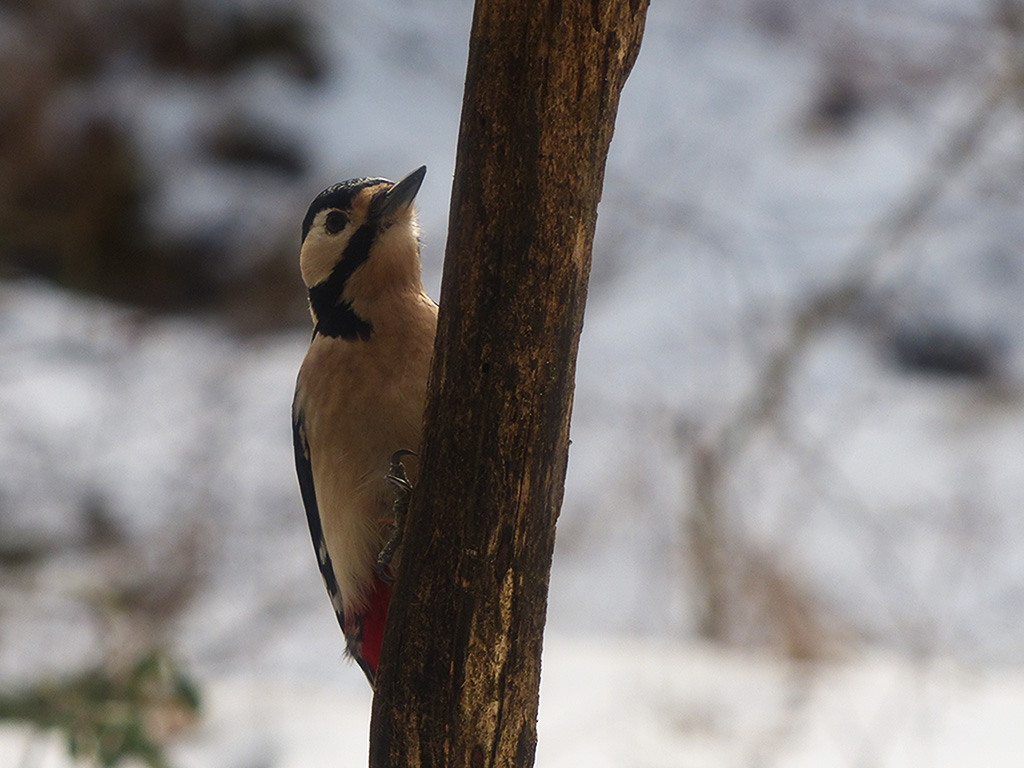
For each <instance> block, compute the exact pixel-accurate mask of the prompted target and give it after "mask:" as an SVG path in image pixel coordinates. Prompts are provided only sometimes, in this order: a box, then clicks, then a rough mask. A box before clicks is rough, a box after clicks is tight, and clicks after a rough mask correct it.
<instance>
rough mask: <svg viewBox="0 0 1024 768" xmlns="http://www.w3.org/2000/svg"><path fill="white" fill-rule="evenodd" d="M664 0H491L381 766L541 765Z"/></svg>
mask: <svg viewBox="0 0 1024 768" xmlns="http://www.w3.org/2000/svg"><path fill="white" fill-rule="evenodd" d="M646 10H647V0H592V1H591V2H580V1H579V0H575V1H572V2H569V1H567V0H533V2H522V0H477V3H476V8H475V11H474V16H473V31H472V37H471V39H470V48H469V64H468V69H467V75H466V92H465V98H464V102H463V109H462V124H461V128H460V135H459V149H458V157H457V163H456V172H455V182H454V187H453V190H452V205H451V214H450V220H449V235H448V248H447V252H446V255H445V265H444V279H443V285H442V291H441V311H440V316H439V320H438V335H437V342H436V345H435V353H434V361H433V368H432V372H431V379H430V397H429V402H428V405H427V412H426V426H425V433H424V434H425V437H424V445H423V446H422V463H421V466H420V471H419V487H418V488H417V489H416V491H415V493H414V495H413V500H412V506H411V508H410V510H409V514H408V519H407V523H406V532H405V543H404V547H403V549H404V554H403V556H402V559H401V564H400V568H399V577H398V583H397V584H396V585H395V591H394V595H393V598H392V603H391V609H390V615H389V617H388V625H387V632H386V633H385V637H384V647H383V653H382V658H381V665H380V669H379V674H378V679H377V691H376V695H375V697H374V702H373V720H372V724H371V728H370V765H371V767H372V768H412V767H413V766H422V768H447V767H448V766H452V767H460V768H461V767H462V766H465V767H466V768H485V767H486V766H509V767H512V766H515V767H516V768H521V767H528V766H531V765H532V764H533V756H534V750H535V747H536V742H537V735H536V719H537V704H538V689H539V685H540V656H541V643H542V636H543V630H544V618H545V612H546V608H547V590H548V577H549V573H550V569H551V555H552V550H553V547H554V540H555V520H556V518H557V516H558V511H559V508H560V506H561V503H562V489H563V483H564V480H565V467H566V461H567V455H568V443H569V415H570V411H571V407H572V393H573V385H574V377H575V369H576V350H577V346H578V342H579V334H580V330H581V328H582V324H583V307H584V302H585V299H586V291H587V278H588V275H589V271H590V252H591V244H592V242H593V235H594V225H595V223H596V220H597V203H598V200H599V199H600V196H601V186H602V182H603V178H604V164H605V158H606V156H607V152H608V144H609V142H610V141H611V137H612V130H613V127H614V121H615V113H616V109H617V107H618V101H619V94H620V92H621V89H622V86H623V84H624V83H625V81H626V77H627V75H628V74H629V70H630V68H631V67H632V64H633V61H634V60H635V58H636V55H637V53H638V51H639V48H640V40H641V36H642V34H643V25H644V18H645V14H646Z"/></svg>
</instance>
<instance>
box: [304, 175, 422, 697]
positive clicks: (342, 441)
mask: <svg viewBox="0 0 1024 768" xmlns="http://www.w3.org/2000/svg"><path fill="white" fill-rule="evenodd" d="M425 174H426V167H421V168H419V169H417V170H415V171H413V172H412V173H410V174H409V175H408V176H406V177H405V178H404V179H402V180H401V181H400V182H398V183H397V184H393V183H392V182H390V181H387V180H386V179H378V178H360V179H351V180H349V181H344V182H342V183H340V184H335V185H334V186H332V187H328V188H327V189H325V190H324V191H323V192H321V193H320V194H319V195H317V196H316V198H315V199H314V200H313V202H312V203H311V204H310V206H309V210H308V211H307V212H306V217H305V219H304V220H303V222H302V250H301V256H300V265H301V270H302V279H303V281H304V282H305V284H306V287H307V288H308V290H309V310H310V314H311V315H312V318H313V339H312V342H311V343H310V347H309V351H308V352H307V353H306V358H305V360H304V361H303V363H302V368H301V369H300V370H299V376H298V383H297V386H296V390H295V400H294V403H293V406H292V424H293V433H294V442H295V464H296V468H297V471H298V476H299V486H300V489H301V492H302V501H303V504H304V505H305V508H306V517H307V519H308V522H309V530H310V533H311V534H312V537H313V547H314V550H315V552H316V557H317V562H318V563H319V566H320V574H321V576H322V577H323V580H324V584H325V585H326V587H327V592H328V594H329V595H330V597H331V602H332V603H333V605H334V611H335V613H336V614H337V616H338V622H339V623H340V624H341V629H342V632H343V633H344V635H345V641H346V645H347V649H348V653H349V654H350V655H351V656H352V658H354V659H355V660H356V662H357V663H358V664H359V666H360V667H361V668H362V670H363V672H365V673H366V677H367V679H368V680H369V681H370V685H373V684H374V680H375V677H376V673H377V664H378V661H379V658H380V646H381V640H382V637H383V633H384V623H385V620H386V618H387V612H388V606H389V603H390V599H391V588H390V585H389V584H388V583H387V580H386V575H385V574H384V573H383V572H382V571H381V570H380V569H379V568H378V567H377V561H378V556H379V555H380V553H381V552H382V550H383V549H385V548H387V549H388V550H392V549H393V544H394V541H393V540H392V541H390V542H389V541H388V533H389V528H390V527H391V526H393V525H394V523H395V521H394V520H392V519H391V518H392V503H393V501H394V498H395V495H394V494H395V491H394V489H393V488H392V487H391V485H390V484H389V482H388V481H389V473H391V477H390V479H391V481H392V482H394V481H395V477H394V474H393V473H392V472H391V469H392V458H393V457H396V456H400V455H401V454H402V453H403V452H404V453H406V454H409V453H412V452H415V451H416V450H418V448H419V444H420V433H421V429H422V420H423V410H424V406H425V400H426V391H427V374H428V369H429V365H430V359H431V355H432V352H433V348H434V333H435V330H436V327H437V305H436V304H435V303H434V302H433V301H431V300H430V298H429V297H428V296H427V295H426V293H424V291H423V284H422V281H421V277H420V254H419V239H418V235H419V232H418V228H417V224H416V217H415V212H414V210H413V200H414V198H415V197H416V193H417V192H418V191H419V188H420V184H421V183H422V182H423V177H424V175H425ZM411 464H412V467H411V469H410V476H409V477H410V478H411V479H415V461H414V460H413V461H412V462H411ZM387 554H388V555H390V551H389V552H388V553H387ZM396 565H397V562H396ZM382 576H384V578H382Z"/></svg>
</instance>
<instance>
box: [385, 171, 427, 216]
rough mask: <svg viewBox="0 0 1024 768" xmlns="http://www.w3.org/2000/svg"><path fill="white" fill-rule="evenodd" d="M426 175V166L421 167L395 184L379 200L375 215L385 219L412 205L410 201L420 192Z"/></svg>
mask: <svg viewBox="0 0 1024 768" xmlns="http://www.w3.org/2000/svg"><path fill="white" fill-rule="evenodd" d="M426 175H427V166H425V165H421V166H420V167H419V168H417V169H416V170H415V171H413V172H412V173H410V174H409V175H408V176H406V177H405V178H404V179H402V180H401V181H400V182H398V183H397V184H395V186H393V187H392V188H391V189H389V190H388V191H387V194H386V195H384V197H383V199H382V200H381V202H380V208H379V209H378V211H377V215H378V216H380V217H381V218H382V219H387V218H390V217H391V216H393V215H394V214H396V213H398V212H399V211H401V210H403V209H405V208H408V207H409V206H410V205H412V201H413V200H414V199H415V198H416V193H417V192H419V191H420V184H422V183H423V177H424V176H426Z"/></svg>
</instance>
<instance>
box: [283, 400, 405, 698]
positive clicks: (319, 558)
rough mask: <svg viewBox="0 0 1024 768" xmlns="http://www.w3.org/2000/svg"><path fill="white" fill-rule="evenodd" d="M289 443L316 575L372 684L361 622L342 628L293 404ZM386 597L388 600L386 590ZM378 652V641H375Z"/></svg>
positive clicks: (335, 580)
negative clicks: (317, 573)
mask: <svg viewBox="0 0 1024 768" xmlns="http://www.w3.org/2000/svg"><path fill="white" fill-rule="evenodd" d="M292 441H293V442H294V445H295V472H296V474H297V475H298V476H299V490H300V491H301V493H302V504H303V506H304V507H305V508H306V522H307V523H308V524H309V535H310V536H312V537H313V551H314V552H315V553H316V562H317V565H318V566H319V567H320V576H321V577H322V578H323V580H324V586H325V587H327V594H328V595H330V598H331V605H332V606H333V607H334V613H335V615H336V616H337V617H338V624H339V625H340V626H341V632H342V634H343V635H344V636H345V645H346V650H347V651H348V654H349V655H350V656H351V657H352V658H353V659H355V660H356V663H357V664H359V667H360V669H362V670H363V673H364V674H365V675H366V679H367V680H369V681H370V686H371V687H372V686H373V684H374V680H375V678H376V663H377V660H376V658H374V659H373V661H372V664H373V666H370V663H369V662H368V661H367V659H366V658H364V656H363V649H362V645H363V637H362V634H363V632H362V621H360V617H359V616H356V617H354V619H355V621H354V624H355V626H351V627H348V628H347V629H346V627H345V611H344V605H343V603H342V601H341V590H340V589H339V588H338V577H337V576H335V575H334V564H333V563H332V562H331V554H330V552H328V551H327V540H326V539H325V538H324V528H323V524H322V523H321V522H320V508H319V506H318V505H317V502H316V487H315V486H314V484H313V463H312V461H311V460H310V455H309V440H308V439H307V437H306V427H305V423H304V421H303V417H302V411H301V410H300V409H299V407H298V404H297V402H296V403H294V404H293V405H292ZM382 586H386V585H382ZM386 591H387V596H388V597H390V594H391V592H390V590H386ZM383 610H384V616H385V617H386V616H387V603H386V602H385V603H384V608H383ZM379 623H380V625H381V632H383V619H381V620H380V622H379ZM376 647H377V648H378V649H379V647H380V640H379V638H378V639H377V646H376Z"/></svg>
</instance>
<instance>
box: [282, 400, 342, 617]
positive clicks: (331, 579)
mask: <svg viewBox="0 0 1024 768" xmlns="http://www.w3.org/2000/svg"><path fill="white" fill-rule="evenodd" d="M292 439H293V441H294V443H295V471H296V473H297V474H298V476H299V490H300V491H301V493H302V504H303V506H304V507H305V508H306V522H307V523H309V535H310V536H312V537H313V550H314V552H315V553H316V562H317V564H318V565H319V567H320V576H322V577H323V580H324V586H325V587H327V594H328V595H330V597H331V604H332V605H333V606H334V612H335V613H336V614H337V615H338V623H339V624H340V625H341V631H342V632H344V631H345V613H344V610H343V608H344V606H343V605H342V603H341V590H339V589H338V578H337V577H336V576H335V575H334V564H333V563H332V562H331V555H330V553H329V552H328V551H327V540H326V539H325V538H324V528H323V524H322V523H321V522H320V509H319V507H318V506H317V503H316V488H315V487H314V485H313V463H312V462H311V461H310V457H309V440H308V439H307V438H306V427H305V424H304V423H303V418H302V412H301V411H300V410H299V408H298V406H297V405H293V406H292Z"/></svg>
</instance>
